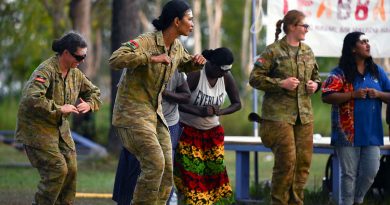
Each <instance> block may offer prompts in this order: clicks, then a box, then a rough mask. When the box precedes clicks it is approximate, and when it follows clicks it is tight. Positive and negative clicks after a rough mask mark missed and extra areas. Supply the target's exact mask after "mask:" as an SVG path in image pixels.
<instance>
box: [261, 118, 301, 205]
mask: <svg viewBox="0 0 390 205" xmlns="http://www.w3.org/2000/svg"><path fill="white" fill-rule="evenodd" d="M261 126H263V128H262V129H263V131H262V133H261V135H263V136H262V137H261V139H263V138H264V139H265V141H266V144H267V145H268V146H269V147H270V148H271V149H272V152H273V154H274V156H275V162H274V167H273V173H272V187H271V203H272V204H273V205H285V204H287V203H288V200H289V190H290V187H291V185H292V181H293V174H294V169H295V159H296V158H295V143H294V132H293V127H292V125H291V124H288V123H285V122H275V121H268V120H267V121H264V122H263V123H262V124H261Z"/></svg>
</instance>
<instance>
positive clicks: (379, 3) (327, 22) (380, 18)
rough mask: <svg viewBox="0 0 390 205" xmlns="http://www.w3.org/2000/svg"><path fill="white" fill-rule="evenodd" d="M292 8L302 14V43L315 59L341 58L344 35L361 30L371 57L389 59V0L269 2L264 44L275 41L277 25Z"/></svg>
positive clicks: (284, 0)
mask: <svg viewBox="0 0 390 205" xmlns="http://www.w3.org/2000/svg"><path fill="white" fill-rule="evenodd" d="M291 9H297V10H300V11H302V12H304V13H305V15H306V19H305V23H307V24H309V25H310V28H309V32H308V33H307V34H306V39H305V41H304V42H305V43H307V44H308V45H309V46H310V47H311V48H312V49H313V51H314V54H315V55H316V56H324V57H340V55H341V49H342V44H343V39H344V37H345V35H346V34H347V33H349V32H352V31H361V32H364V33H366V35H367V36H368V38H369V40H370V45H371V54H372V56H373V57H375V58H383V57H390V46H389V45H388V44H389V43H388V42H390V0H270V1H268V8H267V15H268V22H267V26H268V27H267V45H268V44H271V43H272V42H274V40H275V29H276V27H275V25H276V22H277V21H278V20H279V19H282V18H283V16H284V14H285V13H286V12H287V11H289V10H291ZM283 35H284V33H283V32H282V33H281V34H279V39H281V38H282V37H283Z"/></svg>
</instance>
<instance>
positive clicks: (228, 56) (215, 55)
mask: <svg viewBox="0 0 390 205" xmlns="http://www.w3.org/2000/svg"><path fill="white" fill-rule="evenodd" d="M202 55H203V57H205V58H206V59H207V60H208V61H210V62H211V63H213V64H214V65H218V66H224V65H231V64H233V62H234V58H233V53H232V52H231V51H230V49H228V48H225V47H221V48H217V49H214V50H213V49H210V50H204V51H203V52H202Z"/></svg>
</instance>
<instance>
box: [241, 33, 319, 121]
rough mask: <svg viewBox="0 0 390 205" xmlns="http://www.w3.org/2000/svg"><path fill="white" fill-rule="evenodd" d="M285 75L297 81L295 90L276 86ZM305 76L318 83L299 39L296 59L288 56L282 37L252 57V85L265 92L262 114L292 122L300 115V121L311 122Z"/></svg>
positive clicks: (312, 61) (313, 63)
mask: <svg viewBox="0 0 390 205" xmlns="http://www.w3.org/2000/svg"><path fill="white" fill-rule="evenodd" d="M294 64H296V65H294ZM288 77H296V78H297V79H298V80H299V81H300V84H299V85H298V87H297V89H296V90H295V91H288V90H286V89H283V88H281V87H280V86H279V83H280V81H281V80H284V79H286V78H288ZM308 80H312V81H314V82H317V83H319V85H318V88H320V87H321V86H320V82H321V79H320V76H319V71H318V66H317V63H316V60H315V57H314V54H313V52H312V50H311V49H310V47H309V46H307V45H306V44H304V43H300V46H299V50H298V54H297V59H292V57H290V54H289V48H288V44H287V41H286V37H284V38H283V39H281V40H279V41H277V42H275V43H273V44H271V45H269V46H267V48H266V49H265V50H264V52H263V53H262V54H261V55H260V57H259V58H258V59H257V60H256V63H255V64H254V68H253V70H252V72H251V74H250V77H249V83H250V85H251V86H252V87H253V88H256V89H259V90H263V91H264V92H265V94H264V100H263V106H262V118H263V119H267V120H273V121H283V122H288V123H291V124H294V123H295V121H296V120H297V117H300V121H301V122H302V123H303V124H306V123H309V122H312V121H313V111H312V107H311V99H310V95H308V94H307V93H306V83H307V81H308Z"/></svg>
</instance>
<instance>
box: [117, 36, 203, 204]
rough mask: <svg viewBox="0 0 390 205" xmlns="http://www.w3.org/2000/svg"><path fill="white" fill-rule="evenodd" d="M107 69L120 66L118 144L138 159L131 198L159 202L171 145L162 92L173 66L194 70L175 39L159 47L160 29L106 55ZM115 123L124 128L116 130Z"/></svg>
mask: <svg viewBox="0 0 390 205" xmlns="http://www.w3.org/2000/svg"><path fill="white" fill-rule="evenodd" d="M164 53H165V54H166V55H168V56H169V57H170V59H171V63H170V64H168V65H166V64H162V63H151V62H150V61H151V59H150V58H151V56H154V55H160V54H164ZM110 65H111V68H112V69H125V70H124V71H123V73H122V77H121V80H120V82H119V85H118V86H119V87H118V92H117V95H116V99H115V105H114V110H113V117H112V124H113V125H114V126H115V127H117V130H118V135H119V136H120V138H121V140H122V142H123V145H124V146H125V147H126V148H127V149H128V150H129V152H131V153H132V154H134V155H135V156H136V157H137V159H138V160H139V161H140V163H141V175H140V177H139V178H138V181H137V185H136V189H135V192H134V195H133V197H134V198H133V201H132V204H165V203H166V200H167V199H168V197H169V194H170V191H171V187H172V184H173V181H172V147H171V142H170V136H169V132H168V126H167V123H166V121H165V118H164V116H163V113H162V106H161V102H162V92H163V90H164V89H165V87H166V85H167V84H168V82H169V80H170V78H171V76H172V75H173V73H174V72H175V70H176V69H179V71H180V72H181V71H183V72H190V71H195V70H200V69H201V68H202V65H194V64H193V62H192V56H191V55H190V54H189V53H188V52H187V51H186V50H185V49H184V48H183V46H182V44H181V43H180V41H179V40H178V39H176V40H175V41H174V43H173V44H172V45H171V47H170V50H167V49H166V47H165V43H164V39H163V36H162V32H161V31H156V32H153V33H146V34H142V35H140V36H138V37H137V38H136V39H134V40H130V41H129V42H127V43H124V44H122V46H121V47H120V48H119V49H118V50H116V51H115V52H114V53H113V54H112V55H111V57H110ZM121 128H126V129H124V130H122V129H121Z"/></svg>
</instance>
